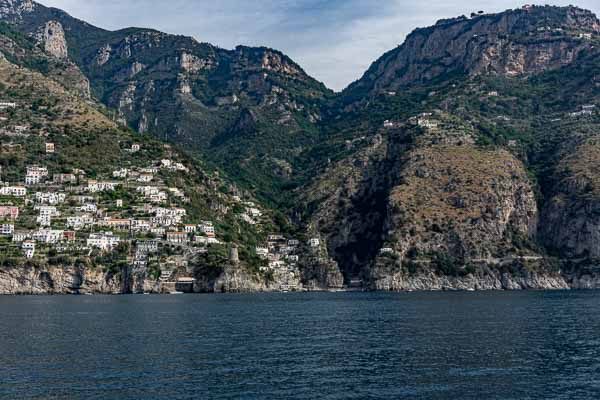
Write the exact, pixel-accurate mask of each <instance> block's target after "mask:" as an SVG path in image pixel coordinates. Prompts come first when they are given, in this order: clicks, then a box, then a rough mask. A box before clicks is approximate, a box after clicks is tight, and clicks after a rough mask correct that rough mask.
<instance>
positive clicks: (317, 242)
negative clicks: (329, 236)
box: [308, 238, 321, 248]
mask: <svg viewBox="0 0 600 400" xmlns="http://www.w3.org/2000/svg"><path fill="white" fill-rule="evenodd" d="M308 245H309V246H310V247H313V248H315V247H319V246H320V245H321V240H320V239H318V238H312V239H310V240H309V241H308Z"/></svg>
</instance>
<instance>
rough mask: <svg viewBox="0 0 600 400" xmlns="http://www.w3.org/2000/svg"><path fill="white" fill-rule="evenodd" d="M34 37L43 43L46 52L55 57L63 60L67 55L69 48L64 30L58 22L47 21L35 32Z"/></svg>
mask: <svg viewBox="0 0 600 400" xmlns="http://www.w3.org/2000/svg"><path fill="white" fill-rule="evenodd" d="M36 38H37V39H38V41H39V42H40V43H42V44H43V45H44V50H46V53H48V54H50V55H52V56H54V57H56V58H57V59H59V60H65V59H67V58H68V57H69V49H68V45H67V39H66V38H65V31H64V30H63V27H62V25H61V23H60V22H58V21H48V22H46V24H45V25H44V26H43V27H42V28H41V30H40V31H39V32H38V33H37V34H36Z"/></svg>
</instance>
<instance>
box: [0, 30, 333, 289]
mask: <svg viewBox="0 0 600 400" xmlns="http://www.w3.org/2000/svg"><path fill="white" fill-rule="evenodd" d="M0 28H1V31H0V99H1V100H0V222H1V224H0V227H1V233H0V249H1V250H0V293H90V292H91V293H130V292H135V293H139V292H164V291H170V290H175V289H177V288H178V285H179V283H177V282H178V280H180V279H182V278H186V279H188V281H187V282H188V283H187V284H186V285H187V286H186V290H190V291H196V292H199V291H249V290H251V291H258V290H261V291H265V290H266V291H269V290H280V288H281V287H282V286H285V287H287V288H292V287H294V288H295V287H302V285H303V284H305V285H307V287H309V288H319V287H322V285H325V287H327V285H329V284H331V285H340V284H341V283H336V277H335V268H336V267H335V265H330V264H327V263H326V262H323V263H320V262H318V261H312V260H309V259H308V258H309V257H304V256H302V257H297V258H296V259H294V260H295V261H296V262H297V263H298V264H300V265H303V266H304V265H306V271H307V272H306V275H302V273H301V272H302V271H300V270H299V269H298V267H297V266H296V263H294V264H291V263H289V264H288V263H287V262H286V261H284V260H282V261H280V266H281V268H280V269H279V270H278V271H276V272H275V273H268V271H266V269H265V268H266V267H267V266H268V262H267V260H266V255H265V256H264V257H263V256H259V254H257V247H258V246H261V245H262V244H263V243H265V242H266V241H267V237H268V235H269V234H271V233H272V232H277V231H279V230H280V229H282V227H281V224H280V223H279V222H275V220H276V219H277V218H278V215H279V214H278V213H276V212H274V211H273V210H271V209H269V208H267V207H264V206H263V205H261V204H259V202H258V201H257V200H256V199H254V197H253V196H252V195H251V194H250V193H248V192H246V191H244V190H241V189H238V187H237V186H236V185H235V184H234V183H233V182H231V181H230V180H228V179H226V178H223V177H221V175H220V174H219V172H218V171H214V170H213V169H211V168H209V167H207V166H206V165H205V163H203V162H202V161H201V160H199V159H198V158H196V157H191V156H189V155H188V154H186V153H185V152H183V151H181V150H179V149H178V148H177V147H175V146H171V145H169V144H165V143H163V142H160V141H158V140H156V139H154V138H152V137H151V136H149V135H143V134H140V133H136V132H134V131H132V130H130V129H128V128H125V127H123V126H121V125H119V124H118V123H117V122H115V121H114V120H112V119H111V118H110V115H111V112H110V111H109V110H108V109H106V108H105V107H104V106H102V105H100V104H99V103H97V102H95V101H94V100H92V99H90V97H89V93H86V92H85V91H84V92H82V91H81V90H79V89H80V87H79V85H78V83H81V82H84V81H85V78H84V77H83V75H82V74H81V72H80V70H78V69H77V68H74V67H73V65H72V64H71V63H70V62H68V61H64V60H63V61H60V60H57V59H56V57H55V56H54V55H53V54H52V53H48V51H47V49H46V48H45V46H43V45H42V46H40V45H39V44H38V43H37V41H36V39H35V38H31V37H27V36H24V35H22V34H20V33H18V32H16V31H14V30H11V27H10V26H9V25H2V26H0ZM283 223H285V222H283ZM281 238H282V239H280V241H284V245H285V247H286V249H287V250H286V251H287V254H291V253H292V250H291V249H296V248H303V246H304V241H303V242H302V243H300V242H299V241H298V240H297V239H296V242H298V243H297V244H295V245H294V246H289V245H288V244H287V238H286V237H285V236H281ZM289 239H290V240H291V239H292V237H289ZM294 251H296V250H294ZM308 254H312V253H311V252H309V253H308ZM331 268H333V270H332V271H331V272H329V270H330V269H331ZM303 271H304V270H303ZM190 277H192V278H193V279H194V281H193V283H192V281H191V280H190V279H191V278H190ZM303 282H304V283H303ZM184 286H185V285H184Z"/></svg>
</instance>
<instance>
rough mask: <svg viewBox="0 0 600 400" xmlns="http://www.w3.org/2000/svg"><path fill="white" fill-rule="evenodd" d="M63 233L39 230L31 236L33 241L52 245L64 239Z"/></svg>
mask: <svg viewBox="0 0 600 400" xmlns="http://www.w3.org/2000/svg"><path fill="white" fill-rule="evenodd" d="M64 235H65V232H64V231H60V230H52V229H40V230H38V231H37V232H34V234H33V240H35V241H36V242H41V243H47V244H54V243H58V242H60V241H61V240H63V239H64Z"/></svg>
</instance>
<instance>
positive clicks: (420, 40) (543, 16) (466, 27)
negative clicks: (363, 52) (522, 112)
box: [346, 7, 600, 97]
mask: <svg viewBox="0 0 600 400" xmlns="http://www.w3.org/2000/svg"><path fill="white" fill-rule="evenodd" d="M599 32H600V23H599V22H598V19H597V18H596V17H595V16H594V14H592V13H590V12H589V11H585V10H581V9H578V8H573V7H569V8H556V7H532V8H528V9H522V10H512V11H507V12H504V13H501V14H493V15H478V16H474V17H472V18H467V17H461V18H455V19H450V20H442V21H439V22H438V24H437V25H435V26H432V27H429V28H423V29H417V30H415V31H414V32H413V33H411V34H410V35H409V36H408V38H407V39H406V41H405V43H404V44H403V45H402V46H400V47H398V48H397V49H395V50H392V51H390V52H388V53H387V54H385V55H384V56H383V57H382V58H380V59H379V60H378V61H376V62H375V63H374V64H373V65H372V66H371V68H370V69H369V70H368V71H367V72H366V73H365V75H364V76H363V77H362V79H360V80H359V81H357V82H356V83H354V84H353V85H351V86H350V87H349V88H348V89H347V90H346V95H347V96H348V97H356V96H360V95H358V93H361V94H362V95H364V94H370V95H373V94H376V93H380V92H383V91H389V90H397V89H399V88H401V87H402V86H406V85H409V84H415V83H419V82H421V83H422V82H428V81H432V80H434V79H436V78H440V77H447V76H452V75H456V74H458V75H461V74H464V75H471V76H472V75H480V74H485V73H493V74H499V75H506V76H517V75H523V74H531V73H539V72H542V71H545V70H547V69H552V68H558V67H561V66H564V65H567V64H569V63H571V62H572V61H573V60H574V59H576V58H577V56H578V54H579V53H580V52H582V51H584V50H585V49H589V48H590V47H591V46H593V45H592V44H591V43H590V42H589V41H586V40H584V39H582V37H580V35H581V34H582V33H592V34H598V33H599Z"/></svg>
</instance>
